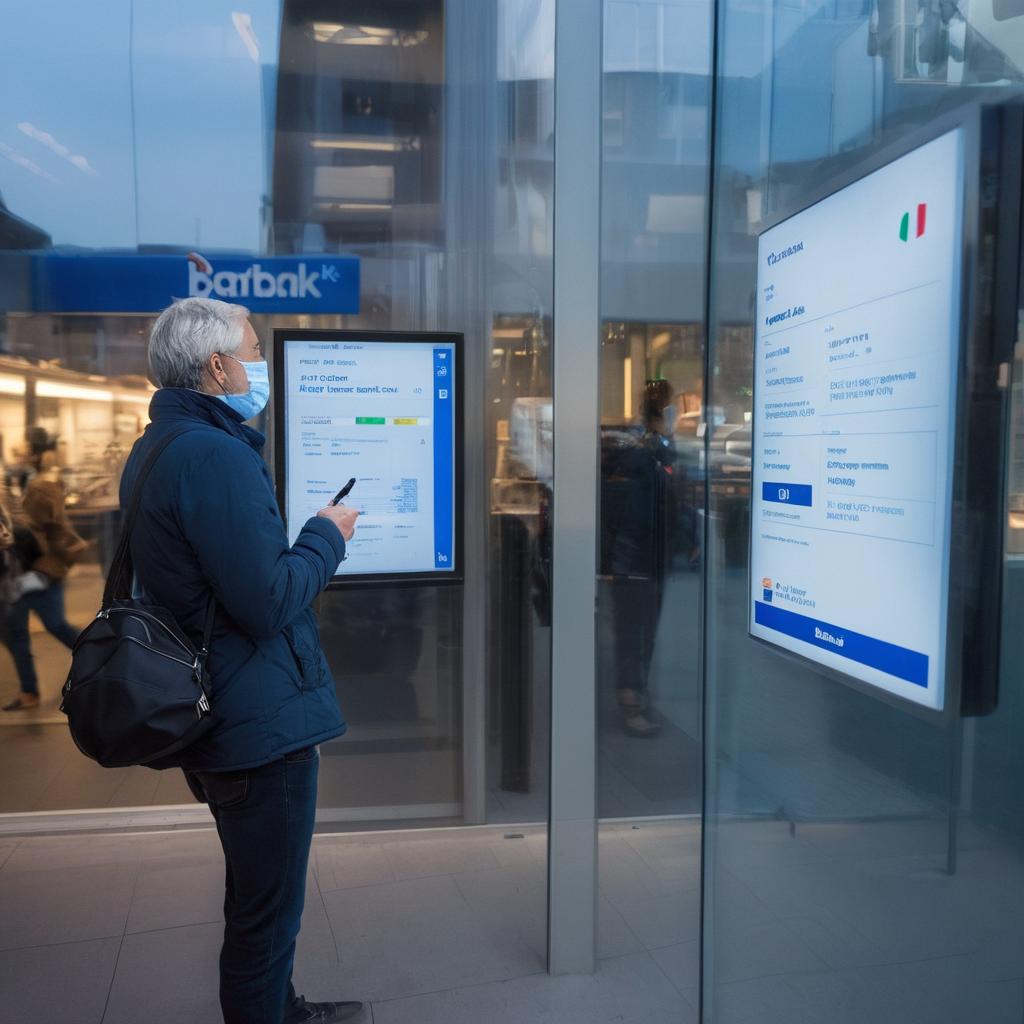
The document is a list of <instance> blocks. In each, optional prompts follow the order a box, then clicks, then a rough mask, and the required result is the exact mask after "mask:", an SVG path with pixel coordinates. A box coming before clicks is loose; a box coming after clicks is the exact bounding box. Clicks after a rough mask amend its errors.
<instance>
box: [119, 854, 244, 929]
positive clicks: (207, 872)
mask: <svg viewBox="0 0 1024 1024" xmlns="http://www.w3.org/2000/svg"><path fill="white" fill-rule="evenodd" d="M223 919H224V861H223V859H222V858H221V857H219V856H218V857H217V858H216V859H211V858H209V857H202V858H190V857H187V856H185V855H182V856H181V858H180V860H178V859H175V860H172V861H169V862H167V861H163V862H162V861H157V862H143V864H142V865H141V867H140V868H139V876H138V881H137V883H136V886H135V894H134V897H133V899H132V905H131V911H130V913H129V915H128V931H129V932H145V931H157V930H159V929H162V928H180V927H182V926H183V925H190V924H216V923H218V922H221V921H223Z"/></svg>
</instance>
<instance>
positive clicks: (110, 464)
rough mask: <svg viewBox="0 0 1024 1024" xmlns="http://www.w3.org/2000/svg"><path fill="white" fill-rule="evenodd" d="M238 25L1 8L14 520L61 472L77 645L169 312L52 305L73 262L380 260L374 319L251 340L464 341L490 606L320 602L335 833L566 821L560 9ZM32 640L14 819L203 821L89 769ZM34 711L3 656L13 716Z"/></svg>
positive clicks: (328, 786) (286, 320)
mask: <svg viewBox="0 0 1024 1024" xmlns="http://www.w3.org/2000/svg"><path fill="white" fill-rule="evenodd" d="M236 8H237V5H232V4H224V3H215V4H210V5H204V6H203V7H202V8H201V9H198V8H196V9H190V10H187V11H186V10H180V11H179V10H175V11H173V12H170V11H168V10H166V9H165V8H163V7H161V5H159V4H154V3H149V2H147V0H126V2H124V3H118V4H113V5H107V6H106V7H104V9H103V11H101V12H93V13H87V12H85V11H80V10H78V9H77V8H74V6H73V5H68V4H63V3H50V4H45V5H43V6H41V7H38V8H35V9H33V10H32V11H29V10H25V11H20V12H12V13H11V14H10V17H7V18H5V24H6V27H7V29H8V31H6V32H5V35H4V42H3V43H2V44H0V50H2V52H3V54H4V71H3V72H2V75H3V78H4V81H5V83H6V87H5V89H4V90H3V93H4V99H3V100H2V101H0V108H2V120H3V122H4V126H3V128H2V129H0V135H2V141H0V156H2V157H3V160H2V164H3V168H2V170H0V197H2V206H0V263H2V267H3V280H2V283H0V311H2V315H0V342H2V344H0V349H2V351H0V360H2V363H0V392H2V394H0V444H2V452H0V456H2V459H3V464H4V470H5V474H4V476H5V482H6V489H5V494H4V500H5V504H6V505H8V506H9V507H10V508H11V510H12V512H13V513H14V514H15V516H18V515H20V502H21V496H22V492H23V489H24V487H25V485H26V483H27V481H28V480H29V479H31V478H32V477H33V476H35V475H37V474H39V473H40V472H43V471H45V472H46V473H49V474H51V475H55V476H59V478H60V479H61V481H62V483H63V489H64V493H65V501H66V506H67V510H68V515H69V517H70V520H71V523H72V525H73V526H74V528H75V529H76V530H77V531H78V532H79V533H80V534H81V535H82V536H83V537H84V538H85V539H86V540H88V541H90V542H92V543H91V544H90V547H89V548H88V549H87V551H86V553H85V555H84V557H83V558H82V560H81V562H80V563H79V564H78V565H77V566H76V567H75V569H74V570H73V572H72V574H71V576H70V578H69V580H68V582H67V584H66V599H67V607H68V618H69V619H70V621H71V622H72V624H73V625H75V626H79V627H80V626H81V625H82V624H84V623H85V622H86V621H88V618H89V617H90V616H91V615H92V614H94V612H95V609H96V607H98V602H99V597H100V593H101V585H102V578H103V574H104V571H105V567H106V564H107V563H108V561H109V558H110V555H111V550H112V544H113V543H114V540H115V538H116V536H117V533H118V530H119V528H120V513H119V511H118V508H117V489H118V483H119V474H120V469H121V465H122V464H123V460H124V458H125V456H126V455H127V452H128V451H129V449H130V447H131V445H132V443H133V442H134V440H135V439H136V438H137V437H138V436H139V434H140V433H141V431H142V430H143V429H144V427H145V425H146V422H147V419H148V417H147V405H148V401H149V397H150V395H151V393H152V387H151V385H150V384H149V383H148V381H147V366H146V357H145V342H146V336H147V333H148V329H149V327H150V325H151V323H152V320H153V315H154V314H155V312H156V308H155V307H154V308H153V309H152V310H151V311H150V312H147V313H142V314H139V313H130V314H129V313H126V312H125V310H126V309H132V310H134V309H135V308H136V306H135V305H133V304H132V302H133V300H132V298H131V297H128V296H126V297H125V305H124V306H123V307H121V306H118V305H117V303H116V302H114V303H112V305H113V306H114V308H110V309H105V310H104V311H103V312H102V313H97V314H88V315H86V314H82V313H80V312H79V311H78V310H76V309H73V308H67V307H66V306H64V307H61V308H60V309H59V311H56V312H55V311H53V308H52V307H53V303H52V302H51V303H50V306H47V304H46V301H44V300H42V299H41V298H40V295H41V294H42V293H41V291H40V284H39V281H38V276H39V275H40V274H41V273H43V271H42V270H41V269H40V267H42V266H43V262H44V260H43V258H44V257H45V256H48V255H55V256H62V257H63V256H67V257H70V256H72V255H74V256H77V257H80V258H81V259H83V260H87V259H88V258H90V257H99V256H104V257H109V256H111V255H119V256H128V257H131V258H136V259H139V260H143V259H144V258H147V257H157V256H161V257H176V258H177V259H179V260H181V261H182V262H181V266H182V267H184V266H185V263H184V261H185V258H186V255H187V254H188V253H189V252H193V251H194V252H197V253H200V254H201V255H202V256H203V257H204V258H206V259H208V260H210V261H211V262H212V263H214V265H215V264H216V260H217V259H218V258H219V257H220V256H223V255H225V254H231V255H232V256H239V257H242V258H248V259H258V258H259V257H260V256H275V257H286V256H291V257H308V258H309V259H311V260H315V259H316V258H317V256H322V255H327V254H331V253H345V254H351V255H354V256H356V257H358V259H359V261H360V270H361V295H360V297H359V312H358V314H352V315H344V316H341V315H337V314H323V313H318V312H317V311H316V304H315V303H313V304H311V305H310V308H309V311H308V312H304V313H299V314H294V313H292V314H286V313H280V312H279V313H275V312H266V313H261V314H259V315H254V316H253V318H252V319H253V323H254V325H255V327H256V329H257V332H258V333H259V334H260V335H261V338H262V339H263V340H264V342H269V339H270V332H271V330H272V329H274V328H277V327H288V326H301V327H354V328H359V327H365V328H368V329H371V328H372V329H378V330H418V329H423V330H426V329H439V328H440V327H441V326H442V325H443V327H444V329H445V330H461V331H464V332H465V334H466V336H467V351H468V353H469V355H468V358H467V365H466V369H467V375H468V378H469V380H470V387H469V388H468V393H469V399H468V402H469V404H468V406H467V413H468V414H469V415H470V416H472V417H473V422H474V427H473V429H472V430H471V431H470V433H469V436H470V438H471V440H470V445H469V447H468V450H467V484H468V487H467V490H468V497H467V502H468V509H469V516H470V518H471V520H472V522H473V524H474V525H473V527H472V528H471V531H470V535H469V537H468V538H467V542H468V544H469V545H470V548H469V549H468V550H469V552H470V553H471V559H472V565H473V567H474V568H473V569H472V570H471V576H472V577H473V578H472V582H471V584H470V585H469V586H467V589H466V593H467V594H469V595H471V597H470V598H469V602H470V605H471V608H470V611H469V612H465V609H464V604H463V592H462V591H460V590H458V589H450V588H449V589H432V588H419V589H392V590H374V591H368V592H361V593H359V594H358V595H355V594H350V593H342V592H330V593H328V594H326V595H325V596H324V597H323V598H322V599H321V600H320V601H319V607H318V611H319V615H320V621H321V631H322V638H323V643H324V647H325V650H326V653H327V656H328V659H329V661H330V663H331V665H332V668H333V670H334V672H335V675H336V677H337V678H338V679H340V680H342V681H343V684H342V691H343V692H342V703H343V706H344V710H345V712H346V717H347V718H348V720H349V723H350V727H351V728H350V732H349V734H348V736H347V737H346V739H345V741H344V742H343V743H337V744H327V745H326V746H325V748H324V750H323V755H324V758H323V765H324V770H323V773H322V779H321V792H320V806H321V816H322V817H325V818H328V819H337V820H349V821H376V822H381V821H390V820H403V819H404V820H409V819H415V820H435V821H436V820H447V821H459V820H471V821H476V822H481V821H484V820H509V821H523V820H529V821H543V820H545V818H546V816H547V809H546V806H547V804H546V801H547V796H546V794H547V782H546V773H547V758H546V730H547V714H546V709H547V702H548V698H547V690H548V685H549V683H548V675H549V668H548V666H547V663H546V656H547V655H546V651H547V645H548V639H547V637H548V633H549V622H548V620H547V618H546V614H545V610H544V606H545V593H544V575H545V574H544V571H543V565H544V558H545V556H544V548H543V544H544V539H543V529H542V525H541V524H542V523H543V521H544V515H543V510H544V508H545V507H546V506H547V505H548V504H549V503H550V493H551V492H550V484H551V471H550V461H551V460H550V407H551V385H550V345H551V338H550V319H551V217H552V151H551V125H552V120H553V64H552V46H553V32H554V25H553V18H552V12H553V8H552V7H551V5H550V4H535V3H528V2H518V3H517V2H507V3H505V2H503V3H500V4H488V5H477V4H466V5H460V4H456V3H448V4H447V5H446V4H443V3H441V2H440V0H438V2H436V3H429V2H425V3H415V4H409V3H392V4H383V5H379V4H378V5H372V9H370V8H369V7H368V6H367V5H366V4H363V3H359V2H354V0H353V2H342V3H334V4H330V5H327V4H320V3H312V2H306V0H287V2H283V3H282V2H279V0H269V2H258V3H255V4H247V5H245V9H244V10H238V9H236ZM463 8H464V9H463ZM24 39H34V40H38V45H35V44H34V45H33V46H32V47H29V48H26V47H24V46H23V45H22V44H21V43H20V42H19V40H24ZM53 67H60V69H61V73H60V75H59V76H58V77H54V76H53V75H52V74H51V71H50V70H47V69H48V68H49V69H52V68H53ZM34 275H35V276H34ZM171 297H172V295H171V294H170V292H168V294H167V295H166V297H165V300H164V301H169V300H170V298H171ZM51 298H52V297H51ZM258 425H259V426H262V427H266V426H267V425H266V424H263V423H260V424H258ZM273 440H274V439H273V438H271V439H270V441H271V444H270V449H269V450H268V457H270V458H272V446H273ZM51 451H52V454H50V452H51ZM44 461H45V466H44V465H43V463H44ZM464 612H465V614H464ZM474 616H475V617H474ZM470 622H471V623H472V625H471V627H470V639H469V642H468V644H467V642H466V633H465V628H466V623H470ZM33 623H34V624H33V632H32V635H31V641H32V645H33V648H34V653H35V658H36V664H37V669H38V674H39V677H40V683H41V690H42V702H41V704H40V707H39V708H38V709H33V710H29V711H19V712H17V713H6V714H4V715H3V716H2V718H0V725H2V726H3V732H2V733H0V738H2V741H3V747H2V750H0V756H6V757H7V758H9V759H10V761H11V764H10V766H9V768H8V769H6V770H5V771H4V778H5V783H4V785H3V786H2V787H0V790H2V793H0V808H2V810H3V811H6V812H31V811H44V810H72V809H75V808H95V807H112V808H116V807H145V806H166V805H179V804H187V803H189V802H190V796H189V794H188V792H187V790H186V789H185V788H184V785H183V783H182V781H181V779H180V777H179V775H178V773H176V772H171V773H160V774H157V773H153V772H148V771H145V770H141V769H128V770H120V771H102V770H100V769H98V768H96V767H95V766H93V765H91V764H90V763H89V762H87V761H85V760H84V759H82V758H80V757H78V756H77V755H76V754H75V752H74V750H73V747H72V746H71V745H70V740H69V737H68V735H67V732H66V728H65V726H64V720H63V717H62V716H61V715H60V714H59V713H58V712H57V707H56V705H57V696H58V689H59V686H60V684H61V682H62V681H63V678H64V675H65V673H66V666H67V656H66V654H65V652H64V650H63V648H62V647H61V646H60V644H59V643H58V642H57V641H56V640H54V639H53V638H52V637H50V636H49V635H48V634H46V633H45V632H43V631H42V630H41V629H39V627H38V624H36V623H35V622H34V620H33ZM0 658H4V659H5V658H6V654H0ZM4 664H6V667H3V666H4ZM464 680H467V681H468V682H466V684H465V685H464ZM18 689H19V680H18V676H17V674H16V672H15V670H14V667H13V665H12V664H11V663H10V662H9V661H0V695H2V697H3V702H4V703H6V702H7V701H8V700H10V699H12V698H13V697H14V696H15V695H16V694H17V692H18ZM467 734H468V735H469V736H470V737H471V739H470V742H468V743H467V742H464V740H465V737H466V735H467Z"/></svg>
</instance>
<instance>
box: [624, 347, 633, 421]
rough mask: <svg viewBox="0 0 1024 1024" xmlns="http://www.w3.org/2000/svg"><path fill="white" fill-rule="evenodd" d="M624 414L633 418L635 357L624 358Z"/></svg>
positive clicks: (627, 417)
mask: <svg viewBox="0 0 1024 1024" xmlns="http://www.w3.org/2000/svg"><path fill="white" fill-rule="evenodd" d="M622 415H623V416H625V417H626V419H628V420H629V419H632V418H633V357H632V356H626V358H625V359H623V360H622Z"/></svg>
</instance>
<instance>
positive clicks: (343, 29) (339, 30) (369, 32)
mask: <svg viewBox="0 0 1024 1024" xmlns="http://www.w3.org/2000/svg"><path fill="white" fill-rule="evenodd" d="M310 28H311V29H312V30H313V38H314V39H316V41H317V42H318V43H335V44H337V45H341V46H419V45H420V43H422V42H424V41H425V40H426V38H427V36H428V35H429V33H428V32H424V31H422V30H417V31H415V32H404V31H402V30H400V29H396V28H382V27H378V26H375V25H342V24H340V23H339V22H336V21H314V22H311V23H310Z"/></svg>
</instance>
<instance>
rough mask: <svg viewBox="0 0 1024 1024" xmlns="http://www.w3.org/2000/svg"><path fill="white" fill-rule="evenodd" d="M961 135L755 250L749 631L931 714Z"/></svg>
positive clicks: (959, 226)
mask: <svg viewBox="0 0 1024 1024" xmlns="http://www.w3.org/2000/svg"><path fill="white" fill-rule="evenodd" d="M963 183H964V138H963V130H962V129H959V128H958V129H956V130H954V131H951V132H950V133H948V134H946V135H943V136H941V137H940V138H938V139H936V140H934V141H932V142H930V143H927V144H926V145H923V146H921V147H920V148H918V149H915V150H913V151H912V152H910V153H908V154H907V155H905V156H903V157H901V158H899V159H898V160H896V161H894V162H892V163H890V164H888V165H886V166H884V167H882V168H881V169H879V170H877V171H875V172H873V173H871V174H869V175H867V176H865V177H863V178H861V179H860V180H858V181H856V182H855V183H853V184H851V185H848V186H847V187H846V188H843V189H842V190H841V191H838V192H836V193H834V194H833V195H831V196H830V197H829V198H827V199H824V200H822V201H821V202H819V203H816V204H815V205H814V206H811V207H809V208H808V209H806V210H804V211H803V212H801V213H799V214H797V215H795V216H793V217H790V218H789V219H787V220H785V221H783V222H781V223H779V224H777V225H775V226H774V227H772V228H770V229H768V230H766V231H765V232H764V233H763V234H762V235H761V236H760V239H759V242H758V274H757V320H756V335H755V353H754V413H753V417H754V430H753V437H754V446H753V449H752V462H753V465H752V477H753V487H752V499H751V502H752V508H751V553H750V557H751V562H750V572H751V579H750V584H751V593H750V633H751V635H753V636H755V637H757V638H759V639H761V640H764V641H767V642H769V643H771V644H773V645H776V646H778V647H781V648H784V649H786V650H787V651H790V652H793V653H795V654H798V655H801V656H803V657H805V658H808V659H810V660H812V661H814V662H817V663H819V664H821V665H823V666H828V667H830V668H831V669H834V670H837V671H839V672H841V673H843V674H845V675H847V676H852V677H853V678H855V679H857V680H859V681H860V682H861V683H865V684H869V685H871V686H873V687H878V688H879V689H882V690H885V691H886V692H888V693H890V694H894V695H896V696H898V697H901V698H904V699H907V700H910V701H913V702H914V703H916V704H919V705H922V706H924V707H928V708H933V709H937V710H941V709H942V707H943V701H944V687H945V674H946V633H947V615H948V604H949V564H950V523H951V514H952V471H953V454H954V442H955V437H956V395H957V374H958V366H959V352H960V335H961V330H960V301H961V300H960V296H961V276H962V268H961V262H962V255H961V254H962V246H963V238H962V236H963V193H964V185H963Z"/></svg>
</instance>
